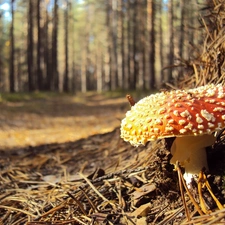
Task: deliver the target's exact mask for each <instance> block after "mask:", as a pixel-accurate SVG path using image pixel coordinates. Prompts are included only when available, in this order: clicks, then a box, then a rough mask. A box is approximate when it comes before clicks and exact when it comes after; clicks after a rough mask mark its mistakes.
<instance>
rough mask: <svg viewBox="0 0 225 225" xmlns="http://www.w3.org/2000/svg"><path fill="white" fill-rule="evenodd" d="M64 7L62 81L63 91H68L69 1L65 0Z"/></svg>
mask: <svg viewBox="0 0 225 225" xmlns="http://www.w3.org/2000/svg"><path fill="white" fill-rule="evenodd" d="M65 3H66V8H65V9H64V50H65V71H64V82H63V91H65V92H69V68H68V22H69V20H68V10H69V2H68V0H66V1H65Z"/></svg>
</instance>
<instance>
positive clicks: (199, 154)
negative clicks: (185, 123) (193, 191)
mask: <svg viewBox="0 0 225 225" xmlns="http://www.w3.org/2000/svg"><path fill="white" fill-rule="evenodd" d="M215 140H216V138H215V137H214V135H213V134H205V135H201V136H186V137H185V136H183V137H177V138H176V139H175V140H174V142H173V144H172V147H171V154H172V155H173V157H172V159H171V161H170V162H171V163H172V164H174V165H175V164H176V162H177V161H178V162H179V163H180V165H181V166H182V167H184V168H185V174H184V178H185V180H186V182H187V184H188V183H190V182H191V179H192V177H193V175H198V174H199V172H200V171H201V170H202V169H203V168H205V169H206V170H208V162H207V155H206V149H205V148H206V147H207V146H210V145H212V144H213V143H214V142H215Z"/></svg>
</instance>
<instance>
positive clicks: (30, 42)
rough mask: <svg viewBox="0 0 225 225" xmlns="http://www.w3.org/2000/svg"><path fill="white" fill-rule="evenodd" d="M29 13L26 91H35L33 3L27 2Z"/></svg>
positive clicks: (30, 0)
mask: <svg viewBox="0 0 225 225" xmlns="http://www.w3.org/2000/svg"><path fill="white" fill-rule="evenodd" d="M28 7H29V12H28V48H27V63H28V90H29V91H34V90H35V85H34V83H35V79H34V58H33V50H34V40H33V9H34V5H33V1H32V0H29V6H28Z"/></svg>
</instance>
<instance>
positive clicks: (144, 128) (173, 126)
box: [121, 84, 225, 182]
mask: <svg viewBox="0 0 225 225" xmlns="http://www.w3.org/2000/svg"><path fill="white" fill-rule="evenodd" d="M223 126H225V88H224V87H223V86H222V85H213V84H209V85H206V86H202V87H198V88H194V89H190V90H174V91H170V92H162V93H157V94H152V95H150V96H148V97H145V98H143V99H141V100H140V101H139V102H138V103H136V104H135V105H134V106H132V107H131V110H130V111H128V112H127V113H126V117H125V119H123V120H122V122H121V137H122V138H123V139H124V140H125V141H128V142H130V143H131V144H132V145H134V146H139V145H145V144H146V142H148V141H152V140H156V139H162V138H168V137H176V139H175V140H174V142H173V144H172V147H171V154H172V155H173V157H172V159H171V163H173V164H175V163H176V161H179V163H180V165H181V166H183V167H184V168H185V175H186V176H185V179H186V182H190V179H191V178H192V176H193V175H195V174H198V173H199V172H200V171H201V170H202V169H203V168H206V169H208V165H207V157H206V151H205V147H207V146H210V145H212V144H213V143H214V141H215V137H214V136H215V135H214V132H215V131H217V130H220V129H221V128H222V127H223Z"/></svg>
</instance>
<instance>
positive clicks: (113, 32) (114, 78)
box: [109, 0, 118, 90]
mask: <svg viewBox="0 0 225 225" xmlns="http://www.w3.org/2000/svg"><path fill="white" fill-rule="evenodd" d="M110 1H111V9H112V13H111V21H110V25H111V26H110V27H109V29H110V45H111V51H110V52H111V56H110V59H111V60H110V62H111V63H110V71H111V90H115V89H116V88H117V86H118V73H117V72H118V71H117V1H116V0H110Z"/></svg>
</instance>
